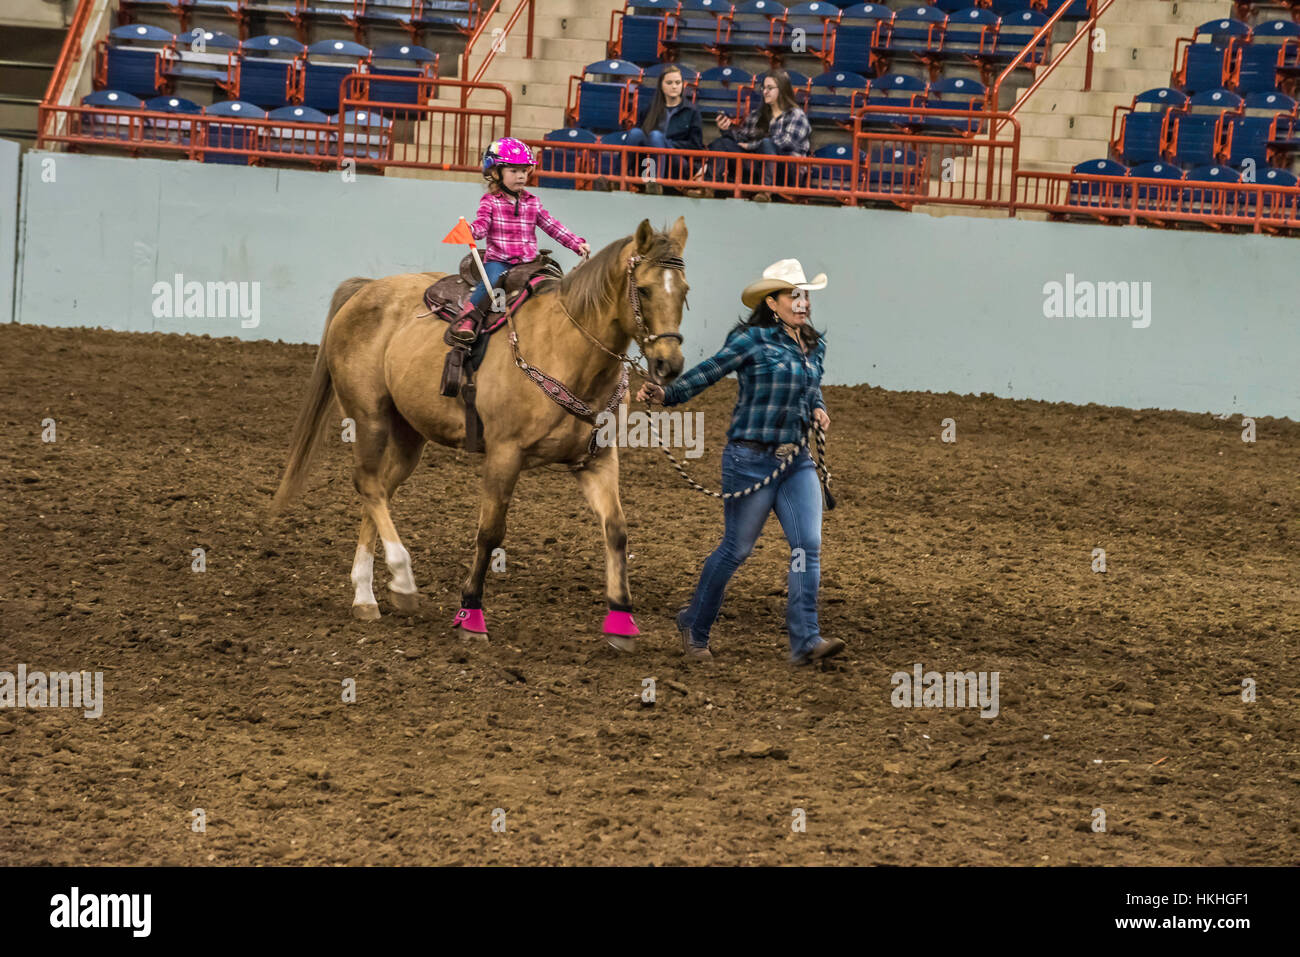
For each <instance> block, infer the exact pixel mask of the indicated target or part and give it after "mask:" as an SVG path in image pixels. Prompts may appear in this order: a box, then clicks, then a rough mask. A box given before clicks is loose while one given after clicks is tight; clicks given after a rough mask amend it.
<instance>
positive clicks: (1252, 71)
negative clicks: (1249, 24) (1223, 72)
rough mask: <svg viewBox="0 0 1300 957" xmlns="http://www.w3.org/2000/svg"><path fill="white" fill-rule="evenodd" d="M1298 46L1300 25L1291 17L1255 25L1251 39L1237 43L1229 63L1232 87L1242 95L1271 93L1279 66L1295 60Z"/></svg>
mask: <svg viewBox="0 0 1300 957" xmlns="http://www.w3.org/2000/svg"><path fill="white" fill-rule="evenodd" d="M1298 46H1300V24H1298V23H1296V22H1295V21H1294V20H1270V21H1269V22H1268V23H1260V24H1256V26H1255V27H1254V29H1252V30H1251V35H1250V42H1249V43H1242V44H1238V46H1237V51H1236V62H1235V63H1234V64H1233V65H1232V72H1233V77H1234V80H1235V89H1236V90H1237V92H1238V93H1240V94H1241V95H1242V96H1248V95H1250V94H1251V93H1271V92H1274V91H1276V90H1277V89H1278V68H1279V67H1281V66H1282V65H1283V63H1284V62H1286V61H1287V60H1290V59H1294V57H1295V51H1296V49H1297V47H1298Z"/></svg>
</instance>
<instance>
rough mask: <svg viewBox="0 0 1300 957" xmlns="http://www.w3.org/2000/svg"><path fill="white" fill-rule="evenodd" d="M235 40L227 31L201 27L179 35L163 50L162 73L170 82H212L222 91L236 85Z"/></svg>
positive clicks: (237, 70)
mask: <svg viewBox="0 0 1300 957" xmlns="http://www.w3.org/2000/svg"><path fill="white" fill-rule="evenodd" d="M238 51H239V41H238V40H237V39H235V38H234V37H232V36H230V35H229V34H227V33H214V32H212V31H211V30H205V31H203V32H202V33H199V31H197V30H196V31H194V34H193V35H181V36H179V37H177V38H176V43H175V45H174V46H172V47H170V48H168V49H167V50H166V51H165V52H164V53H163V58H162V62H161V66H162V74H163V76H164V77H165V78H166V80H167V82H168V84H169V85H168V89H172V88H173V87H172V86H171V85H170V84H171V83H173V82H174V81H176V80H187V81H191V82H202V83H212V84H214V85H215V86H216V87H217V88H218V89H220V90H221V91H222V92H223V93H225V94H230V93H233V92H234V91H235V90H236V89H237V88H238V85H239V52H238Z"/></svg>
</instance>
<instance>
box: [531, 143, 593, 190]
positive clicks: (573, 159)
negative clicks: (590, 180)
mask: <svg viewBox="0 0 1300 957" xmlns="http://www.w3.org/2000/svg"><path fill="white" fill-rule="evenodd" d="M543 139H544V140H546V141H547V143H548V144H552V143H553V144H556V145H553V146H552V145H548V146H547V147H546V148H545V149H543V150H542V155H541V157H540V163H539V172H540V173H541V174H542V175H541V177H540V178H539V179H538V180H537V185H538V186H541V187H543V188H545V189H573V184H574V181H573V180H571V179H564V178H561V177H558V176H546V175H545V174H546V173H548V172H553V173H581V172H586V166H587V156H588V155H589V153H590V152H591V151H589V150H566V149H563V148H562V144H564V143H598V142H600V140H599V139H598V138H597V137H596V134H595V133H592V132H591V131H590V130H579V129H572V128H570V129H563V130H552V131H551V132H550V133H547V134H546V136H544V137H543Z"/></svg>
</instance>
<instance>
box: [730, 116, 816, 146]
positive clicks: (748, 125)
mask: <svg viewBox="0 0 1300 957" xmlns="http://www.w3.org/2000/svg"><path fill="white" fill-rule="evenodd" d="M760 112H762V111H761V110H750V111H749V115H748V116H746V117H745V122H744V123H742V124H741V125H740V129H739V130H738V131H737V132H736V134H735V140H736V142H737V143H738V144H740V145H741V146H744V147H752V146H754V145H756V144H757V143H758V142H759V141H760V140H762V139H763V137H762V136H761V135H760V134H759V132H758V114H759V113H760ZM767 136H768V138H769V139H771V140H772V142H773V143H774V144H776V149H777V152H779V153H781V154H782V155H784V156H807V155H809V154H808V138H809V137H810V136H812V125H811V124H810V123H809V122H808V117H807V116H806V115H805V114H804V111H803V110H801V109H799V107H797V106H796V107H794V108H793V109H789V110H786V111H785V112H784V113H782V114H781V115H780V116H778V117H777V118H776V119H774V120H773V121H772V123H771V125H770V126H768V128H767Z"/></svg>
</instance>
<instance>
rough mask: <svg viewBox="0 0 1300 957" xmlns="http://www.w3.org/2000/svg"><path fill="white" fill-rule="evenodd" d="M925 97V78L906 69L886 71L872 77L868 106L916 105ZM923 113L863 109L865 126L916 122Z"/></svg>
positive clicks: (906, 124) (910, 124)
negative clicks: (900, 71)
mask: <svg viewBox="0 0 1300 957" xmlns="http://www.w3.org/2000/svg"><path fill="white" fill-rule="evenodd" d="M924 100H925V81H924V80H921V79H918V78H917V77H914V76H908V75H907V74H905V73H886V74H885V75H884V76H882V77H878V78H877V79H874V80H872V81H871V88H870V89H869V90H867V96H866V105H867V106H868V107H878V106H883V107H889V108H891V109H900V108H901V109H914V108H915V107H917V106H920V105H922V103H923V102H924ZM920 122H921V117H920V116H918V115H917V114H915V113H893V112H891V113H878V112H874V111H864V112H863V114H862V125H863V127H864V128H865V127H873V128H879V127H897V126H905V127H906V126H915V125H917V124H919V123H920Z"/></svg>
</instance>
